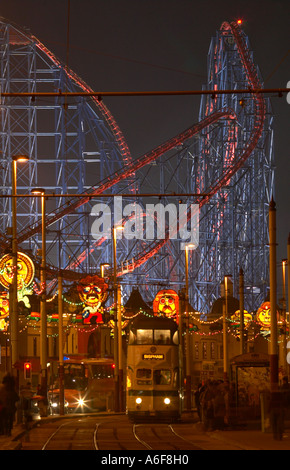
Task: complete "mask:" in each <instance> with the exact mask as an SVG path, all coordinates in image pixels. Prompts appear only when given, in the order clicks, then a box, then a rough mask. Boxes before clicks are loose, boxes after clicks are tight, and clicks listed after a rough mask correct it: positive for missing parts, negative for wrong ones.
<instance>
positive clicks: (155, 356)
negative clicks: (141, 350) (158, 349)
mask: <svg viewBox="0 0 290 470" xmlns="http://www.w3.org/2000/svg"><path fill="white" fill-rule="evenodd" d="M142 359H145V360H146V359H147V360H152V359H156V360H158V361H160V360H163V359H164V354H149V353H147V354H146V353H145V354H142Z"/></svg>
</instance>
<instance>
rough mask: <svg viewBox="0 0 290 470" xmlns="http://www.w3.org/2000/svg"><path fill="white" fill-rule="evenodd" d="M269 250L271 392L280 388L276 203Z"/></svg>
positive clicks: (271, 216)
mask: <svg viewBox="0 0 290 470" xmlns="http://www.w3.org/2000/svg"><path fill="white" fill-rule="evenodd" d="M269 248H270V257H269V259H270V263H269V264H270V303H271V340H270V382H271V391H272V392H273V391H275V390H277V388H278V341H277V340H278V334H277V271H276V269H277V268H276V203H275V201H274V200H273V198H272V199H271V202H270V204H269Z"/></svg>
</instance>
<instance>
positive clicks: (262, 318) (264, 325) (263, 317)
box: [256, 302, 279, 331]
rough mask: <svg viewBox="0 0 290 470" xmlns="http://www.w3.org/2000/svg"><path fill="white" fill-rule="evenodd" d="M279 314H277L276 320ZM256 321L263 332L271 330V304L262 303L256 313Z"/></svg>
mask: <svg viewBox="0 0 290 470" xmlns="http://www.w3.org/2000/svg"><path fill="white" fill-rule="evenodd" d="M278 317H279V313H278V312H277V319H278ZM256 320H257V322H258V324H259V325H260V326H261V329H262V330H263V331H269V330H270V329H271V303H270V302H263V303H262V305H261V307H260V308H259V309H258V311H257V315H256Z"/></svg>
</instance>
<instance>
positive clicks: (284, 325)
mask: <svg viewBox="0 0 290 470" xmlns="http://www.w3.org/2000/svg"><path fill="white" fill-rule="evenodd" d="M287 264H288V260H287V259H282V281H283V282H282V287H283V298H282V308H283V366H284V373H285V375H286V373H287V372H286V371H287V360H286V357H287V346H286V345H287V331H286V330H287V321H286V266H287Z"/></svg>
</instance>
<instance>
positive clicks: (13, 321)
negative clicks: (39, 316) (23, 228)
mask: <svg viewBox="0 0 290 470" xmlns="http://www.w3.org/2000/svg"><path fill="white" fill-rule="evenodd" d="M28 160H29V157H28V156H27V155H13V156H12V161H11V170H12V284H11V294H12V295H11V297H12V302H10V300H9V322H10V341H11V367H12V371H13V368H14V367H15V366H16V365H17V362H18V355H19V353H18V305H17V302H18V299H17V250H18V244H17V163H18V162H27V161H28ZM9 298H10V296H9Z"/></svg>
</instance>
